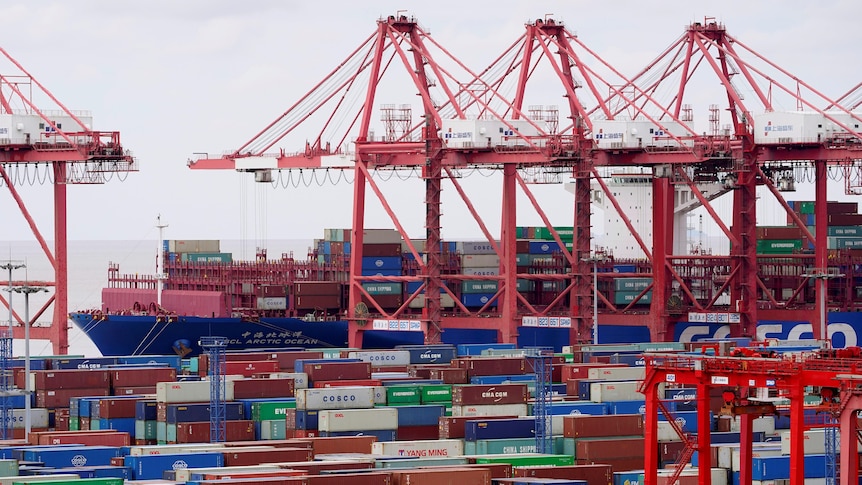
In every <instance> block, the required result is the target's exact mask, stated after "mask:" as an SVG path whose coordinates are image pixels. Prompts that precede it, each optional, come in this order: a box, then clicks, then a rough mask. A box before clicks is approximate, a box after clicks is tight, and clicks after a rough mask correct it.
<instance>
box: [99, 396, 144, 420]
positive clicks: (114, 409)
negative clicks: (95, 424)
mask: <svg viewBox="0 0 862 485" xmlns="http://www.w3.org/2000/svg"><path fill="white" fill-rule="evenodd" d="M137 403H138V400H137V399H101V400H100V401H99V418H106V419H113V418H134V417H135V407H136V406H137Z"/></svg>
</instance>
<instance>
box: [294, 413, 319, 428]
mask: <svg viewBox="0 0 862 485" xmlns="http://www.w3.org/2000/svg"><path fill="white" fill-rule="evenodd" d="M317 416H318V411H317V410H316V409H315V410H312V411H309V410H305V409H297V410H296V419H295V422H294V424H295V426H296V429H317V423H318V417H317Z"/></svg>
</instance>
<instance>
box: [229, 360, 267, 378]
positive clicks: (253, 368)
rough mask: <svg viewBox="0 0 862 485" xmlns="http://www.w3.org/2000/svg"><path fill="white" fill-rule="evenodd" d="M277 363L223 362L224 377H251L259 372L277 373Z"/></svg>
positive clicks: (253, 361)
mask: <svg viewBox="0 0 862 485" xmlns="http://www.w3.org/2000/svg"><path fill="white" fill-rule="evenodd" d="M278 371H279V368H278V362H276V361H274V360H232V361H228V362H225V370H224V372H225V374H226V375H241V376H243V377H251V376H252V375H253V374H255V373H259V372H278Z"/></svg>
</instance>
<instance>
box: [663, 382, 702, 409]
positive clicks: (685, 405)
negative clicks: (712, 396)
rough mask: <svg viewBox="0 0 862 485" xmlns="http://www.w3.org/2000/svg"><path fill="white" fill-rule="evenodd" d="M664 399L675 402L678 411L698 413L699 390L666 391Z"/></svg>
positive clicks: (680, 389)
mask: <svg viewBox="0 0 862 485" xmlns="http://www.w3.org/2000/svg"><path fill="white" fill-rule="evenodd" d="M664 398H665V399H669V400H671V401H673V402H674V403H675V406H676V410H677V411H697V388H694V387H689V388H679V389H665V390H664Z"/></svg>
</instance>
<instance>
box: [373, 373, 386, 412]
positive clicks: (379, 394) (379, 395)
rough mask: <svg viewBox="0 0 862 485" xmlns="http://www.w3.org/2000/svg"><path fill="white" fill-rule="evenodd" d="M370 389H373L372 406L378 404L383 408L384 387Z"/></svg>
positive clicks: (384, 400) (384, 399)
mask: <svg viewBox="0 0 862 485" xmlns="http://www.w3.org/2000/svg"><path fill="white" fill-rule="evenodd" d="M371 377H372V379H373V378H374V376H373V375H372V376H371ZM371 388H372V389H374V404H375V405H377V404H380V405H383V406H385V405H386V387H384V386H372V387H371Z"/></svg>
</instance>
